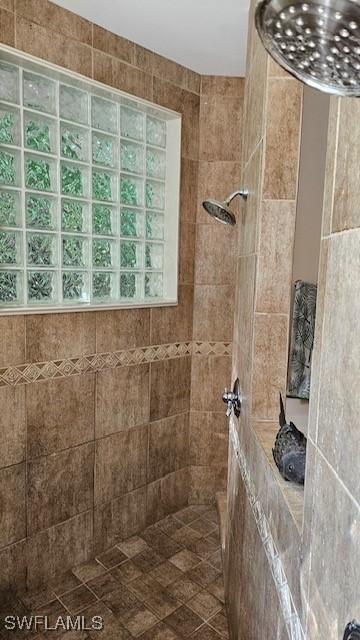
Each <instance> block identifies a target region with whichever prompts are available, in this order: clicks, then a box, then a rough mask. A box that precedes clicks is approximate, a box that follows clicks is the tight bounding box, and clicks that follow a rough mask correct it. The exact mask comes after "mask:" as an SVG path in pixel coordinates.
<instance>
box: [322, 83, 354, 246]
mask: <svg viewBox="0 0 360 640" xmlns="http://www.w3.org/2000/svg"><path fill="white" fill-rule="evenodd" d="M351 102H352V101H351ZM340 105H341V102H340V98H337V97H335V96H331V98H330V105H329V123H328V137H327V147H326V163H325V182H324V196H323V219H322V230H321V233H322V236H323V237H324V236H327V235H329V234H330V232H331V227H332V215H333V205H334V189H335V169H336V159H337V144H338V124H339V114H340ZM349 153H350V151H349Z"/></svg>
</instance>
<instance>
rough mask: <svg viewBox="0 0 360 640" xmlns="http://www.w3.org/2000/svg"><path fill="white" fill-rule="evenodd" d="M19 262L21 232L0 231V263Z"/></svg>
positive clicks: (12, 263) (13, 263)
mask: <svg viewBox="0 0 360 640" xmlns="http://www.w3.org/2000/svg"><path fill="white" fill-rule="evenodd" d="M20 263H21V234H20V233H19V232H18V231H1V232H0V264H11V265H15V264H20Z"/></svg>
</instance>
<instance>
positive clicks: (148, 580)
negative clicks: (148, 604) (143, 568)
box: [129, 574, 163, 601]
mask: <svg viewBox="0 0 360 640" xmlns="http://www.w3.org/2000/svg"><path fill="white" fill-rule="evenodd" d="M129 589H131V591H132V592H133V593H134V594H135V595H136V597H137V598H139V599H140V600H143V601H146V600H148V599H149V598H151V597H152V596H153V595H154V594H155V593H159V592H160V591H162V589H163V587H162V586H161V584H160V583H159V582H157V581H156V580H154V578H152V577H151V576H150V574H146V575H143V576H142V577H141V578H138V579H137V580H134V581H133V582H131V583H130V584H129Z"/></svg>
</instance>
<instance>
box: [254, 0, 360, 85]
mask: <svg viewBox="0 0 360 640" xmlns="http://www.w3.org/2000/svg"><path fill="white" fill-rule="evenodd" d="M255 24H256V28H257V31H258V33H259V36H260V38H261V40H262V42H263V45H264V47H265V49H266V50H267V51H268V53H269V54H270V55H271V56H272V58H274V60H275V61H276V62H277V63H278V64H280V65H281V66H282V67H283V68H284V69H286V70H287V71H288V72H289V73H291V74H292V75H293V76H295V77H296V78H297V79H298V80H301V81H302V82H304V83H305V84H308V85H310V86H311V87H314V88H315V89H320V90H321V91H325V92H327V93H332V94H335V95H339V96H360V4H359V3H358V2H357V0H318V1H317V2H313V1H309V2H291V1H289V0H260V2H258V4H257V7H256V11H255Z"/></svg>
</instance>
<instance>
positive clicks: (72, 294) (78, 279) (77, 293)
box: [62, 271, 89, 302]
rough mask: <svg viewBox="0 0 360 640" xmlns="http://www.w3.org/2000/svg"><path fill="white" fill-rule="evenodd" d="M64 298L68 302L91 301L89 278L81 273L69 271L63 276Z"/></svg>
mask: <svg viewBox="0 0 360 640" xmlns="http://www.w3.org/2000/svg"><path fill="white" fill-rule="evenodd" d="M62 287H63V298H64V300H67V301H68V302H86V301H87V300H89V287H88V276H87V274H86V273H82V272H80V271H67V272H64V273H63V275H62Z"/></svg>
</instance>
